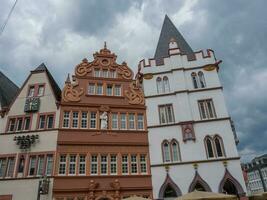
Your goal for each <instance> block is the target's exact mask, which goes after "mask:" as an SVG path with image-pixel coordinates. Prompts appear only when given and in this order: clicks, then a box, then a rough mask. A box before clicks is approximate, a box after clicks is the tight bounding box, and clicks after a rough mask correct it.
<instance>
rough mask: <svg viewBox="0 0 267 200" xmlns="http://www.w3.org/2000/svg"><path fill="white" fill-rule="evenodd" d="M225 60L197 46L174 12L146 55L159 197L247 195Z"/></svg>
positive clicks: (154, 179) (152, 158) (145, 84)
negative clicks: (222, 72)
mask: <svg viewBox="0 0 267 200" xmlns="http://www.w3.org/2000/svg"><path fill="white" fill-rule="evenodd" d="M219 63H220V61H217V60H216V58H215V56H214V52H213V51H212V50H207V51H198V52H193V51H192V49H191V47H190V46H189V45H188V44H187V42H186V41H185V40H184V38H183V36H182V35H181V34H180V33H179V31H178V30H177V29H176V28H175V26H174V25H173V23H172V22H171V21H170V19H169V18H168V16H166V17H165V19H164V23H163V27H162V30H161V34H160V38H159V41H158V45H157V49H156V53H155V56H154V58H153V59H149V60H142V61H140V64H139V75H140V76H142V77H143V87H144V93H145V98H146V105H147V125H148V131H149V143H150V161H151V170H152V184H153V196H154V198H155V199H165V198H173V197H176V196H180V195H182V194H186V193H188V192H191V191H193V190H195V189H197V190H205V191H212V192H225V193H230V194H237V195H238V196H239V197H240V198H242V199H245V198H246V197H244V196H245V193H246V186H245V183H244V180H243V175H242V171H241V166H240V157H239V155H238V152H237V148H236V141H235V136H234V133H233V130H232V126H231V120H230V117H229V114H228V111H227V108H226V105H225V101H224V96H223V88H222V85H221V83H220V80H219V77H218V71H219V66H218V64H219Z"/></svg>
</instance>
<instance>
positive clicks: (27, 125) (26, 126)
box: [24, 117, 31, 130]
mask: <svg viewBox="0 0 267 200" xmlns="http://www.w3.org/2000/svg"><path fill="white" fill-rule="evenodd" d="M24 120H25V122H24V130H29V129H30V124H31V118H30V117H25V119H24Z"/></svg>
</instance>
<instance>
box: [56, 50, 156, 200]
mask: <svg viewBox="0 0 267 200" xmlns="http://www.w3.org/2000/svg"><path fill="white" fill-rule="evenodd" d="M116 58H117V56H116V55H115V54H113V53H111V51H110V50H108V49H107V48H106V45H105V47H104V49H101V50H100V52H96V53H95V54H94V60H93V61H92V62H89V61H88V60H87V59H83V61H82V62H81V63H80V64H78V65H77V66H76V68H75V75H74V76H72V81H71V80H70V78H69V77H68V78H67V80H66V82H65V87H64V89H63V92H62V100H61V113H60V124H59V135H58V146H57V160H56V162H57V167H56V172H55V179H54V185H53V196H54V198H55V199H57V200H59V199H60V200H70V199H71V200H72V199H73V200H74V199H75V200H76V199H77V200H82V199H83V200H85V199H88V200H89V199H90V200H91V199H121V198H124V197H128V196H132V195H137V196H143V197H152V185H151V175H150V165H149V163H150V162H149V153H148V152H149V151H148V136H147V128H146V127H147V126H146V112H145V111H146V107H145V104H144V96H143V91H142V89H141V87H140V85H139V81H138V80H133V72H132V71H131V69H130V68H129V67H128V66H127V64H126V63H125V62H123V63H122V64H121V65H120V64H117V63H116Z"/></svg>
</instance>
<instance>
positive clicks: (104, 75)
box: [102, 69, 108, 78]
mask: <svg viewBox="0 0 267 200" xmlns="http://www.w3.org/2000/svg"><path fill="white" fill-rule="evenodd" d="M102 74H103V77H104V78H108V70H106V69H105V70H103V72H102Z"/></svg>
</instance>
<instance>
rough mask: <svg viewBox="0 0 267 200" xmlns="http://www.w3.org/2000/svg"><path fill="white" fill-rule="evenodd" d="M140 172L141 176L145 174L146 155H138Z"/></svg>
mask: <svg viewBox="0 0 267 200" xmlns="http://www.w3.org/2000/svg"><path fill="white" fill-rule="evenodd" d="M140 170H141V173H142V174H145V173H147V165H146V155H144V154H141V155H140Z"/></svg>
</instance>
